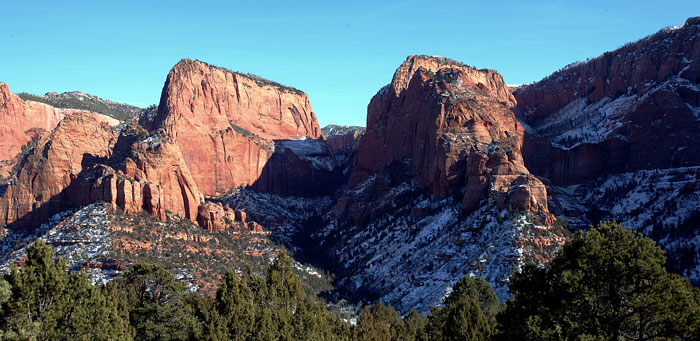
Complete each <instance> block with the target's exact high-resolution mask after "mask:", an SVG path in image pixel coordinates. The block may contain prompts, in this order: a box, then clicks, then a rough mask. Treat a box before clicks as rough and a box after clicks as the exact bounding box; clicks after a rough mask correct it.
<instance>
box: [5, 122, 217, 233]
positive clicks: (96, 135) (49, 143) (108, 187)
mask: <svg viewBox="0 0 700 341" xmlns="http://www.w3.org/2000/svg"><path fill="white" fill-rule="evenodd" d="M95 201H106V202H108V203H111V204H112V205H113V206H114V207H115V208H116V207H119V208H121V209H122V210H123V211H124V212H126V213H137V212H140V211H142V210H144V211H147V212H149V213H150V214H152V215H153V216H155V217H158V218H159V219H165V217H166V211H167V212H171V213H173V214H176V215H180V216H182V217H184V218H187V219H190V220H193V221H194V220H195V219H196V218H197V213H198V211H197V209H198V206H199V205H200V203H201V202H202V201H203V197H202V195H201V194H200V193H199V190H198V189H197V185H196V184H195V183H194V181H193V180H192V176H191V175H190V174H189V172H188V170H187V167H186V166H185V164H184V162H183V161H182V155H181V154H180V152H179V149H178V147H177V145H174V144H172V143H169V142H167V141H165V140H163V139H161V138H160V137H158V136H156V135H151V136H148V135H146V134H145V131H143V130H142V129H141V130H140V128H138V127H133V126H131V127H126V128H124V130H123V131H122V133H121V135H117V133H116V131H115V130H113V129H112V128H111V127H109V125H107V124H105V123H102V122H99V121H98V120H97V119H96V118H95V117H94V116H91V115H87V114H81V113H76V114H73V115H69V116H67V117H66V118H64V119H63V120H62V121H61V122H60V123H59V125H58V127H56V128H55V129H54V130H53V131H51V132H47V133H44V134H43V135H42V136H41V137H40V138H39V140H38V142H37V145H36V147H34V148H33V149H31V150H30V151H29V153H28V154H27V155H26V156H25V157H24V158H23V159H22V160H20V167H19V170H18V172H17V174H15V175H14V176H13V177H12V178H10V180H9V183H8V185H7V188H6V190H5V192H4V193H3V196H2V198H0V222H1V223H3V224H6V225H12V226H15V227H21V228H31V227H34V226H37V225H39V224H41V223H42V222H43V221H44V220H46V219H47V218H48V217H49V216H51V215H53V214H55V213H58V212H61V211H63V210H66V209H69V208H75V207H78V206H82V205H87V204H89V203H92V202H95Z"/></svg>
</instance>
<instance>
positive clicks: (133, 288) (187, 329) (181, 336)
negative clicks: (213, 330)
mask: <svg viewBox="0 0 700 341" xmlns="http://www.w3.org/2000/svg"><path fill="white" fill-rule="evenodd" d="M118 285H119V287H120V290H121V291H122V293H123V295H124V297H125V299H126V301H127V302H128V304H129V317H130V320H131V325H132V326H133V327H134V329H135V331H136V336H135V338H136V339H138V340H187V339H190V338H194V337H196V336H197V335H201V333H202V328H203V326H202V322H201V321H199V320H198V319H197V318H196V317H195V315H194V308H193V307H192V306H191V305H190V304H189V303H188V300H187V298H186V296H187V295H188V294H187V292H186V285H185V284H184V283H181V282H177V281H175V277H174V276H173V275H172V274H171V273H170V272H168V271H167V270H166V269H165V268H163V267H162V266H160V265H155V264H146V263H137V264H135V265H134V266H132V267H131V269H129V270H128V271H126V272H125V273H124V276H123V278H121V279H119V280H118Z"/></svg>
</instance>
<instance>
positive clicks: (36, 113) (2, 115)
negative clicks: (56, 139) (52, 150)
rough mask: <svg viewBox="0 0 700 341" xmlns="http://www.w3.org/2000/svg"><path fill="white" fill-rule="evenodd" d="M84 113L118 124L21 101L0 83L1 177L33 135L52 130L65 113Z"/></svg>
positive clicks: (73, 111)
mask: <svg viewBox="0 0 700 341" xmlns="http://www.w3.org/2000/svg"><path fill="white" fill-rule="evenodd" d="M75 113H84V114H88V115H91V116H93V117H95V118H96V119H98V120H99V121H101V122H105V123H107V124H109V125H112V126H114V125H117V124H119V121H118V120H116V119H113V118H111V117H108V116H104V115H101V114H97V113H90V112H87V111H84V110H74V109H58V108H54V107H52V106H49V105H46V104H43V103H37V102H32V101H23V100H22V99H21V98H20V97H19V96H17V95H15V94H13V93H11V92H10V88H9V87H8V85H7V84H5V83H0V178H2V177H6V176H8V175H10V170H11V169H12V167H13V166H14V165H15V164H16V162H17V160H18V158H19V156H18V154H20V152H21V151H22V147H23V146H25V145H26V144H27V143H28V142H30V140H31V139H32V138H34V137H38V136H39V135H40V134H41V133H43V132H47V131H51V130H52V129H53V128H55V127H56V125H57V124H58V122H60V121H61V120H62V119H63V118H64V117H66V116H69V115H72V114H75Z"/></svg>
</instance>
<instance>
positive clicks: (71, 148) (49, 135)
mask: <svg viewBox="0 0 700 341" xmlns="http://www.w3.org/2000/svg"><path fill="white" fill-rule="evenodd" d="M116 141H117V134H116V132H115V131H114V130H112V129H111V128H110V127H109V126H108V125H107V124H105V123H101V122H99V121H98V120H97V119H96V118H95V117H94V116H91V115H84V114H74V115H69V116H67V117H66V118H64V119H63V120H62V121H61V122H60V124H59V125H58V126H57V127H56V129H54V130H52V131H50V132H46V133H44V134H42V135H41V136H40V137H39V139H38V141H37V143H36V147H34V148H33V149H32V150H31V151H30V152H29V153H28V154H27V155H26V156H24V158H23V159H22V160H20V168H19V170H18V172H17V173H16V174H15V175H13V177H12V178H11V179H10V181H9V184H8V186H7V188H6V190H5V193H4V194H3V196H2V198H0V223H2V224H5V225H9V224H12V223H15V225H17V226H20V227H34V226H37V225H38V224H41V223H42V222H43V221H44V220H46V219H47V218H48V217H50V216H51V215H53V214H55V213H58V212H61V211H63V210H66V209H68V208H71V207H75V206H76V204H77V203H76V202H75V201H76V198H82V197H84V196H85V193H80V194H78V193H74V192H71V191H67V189H68V187H69V186H70V185H71V184H72V183H73V182H74V181H75V180H76V179H77V178H78V177H80V176H82V174H83V172H84V171H85V170H86V168H87V167H89V166H91V165H93V164H94V163H95V162H97V161H99V160H106V159H108V158H109V157H110V156H111V155H112V147H113V145H114V143H115V142H116ZM86 197H87V198H90V197H91V196H90V195H87V196H86Z"/></svg>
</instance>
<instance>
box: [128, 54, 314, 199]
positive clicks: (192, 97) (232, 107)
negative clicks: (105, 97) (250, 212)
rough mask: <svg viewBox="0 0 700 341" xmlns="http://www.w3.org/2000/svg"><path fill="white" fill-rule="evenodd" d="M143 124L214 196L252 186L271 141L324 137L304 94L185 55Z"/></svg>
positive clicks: (271, 143)
mask: <svg viewBox="0 0 700 341" xmlns="http://www.w3.org/2000/svg"><path fill="white" fill-rule="evenodd" d="M140 123H141V124H142V125H143V126H144V127H146V128H147V129H149V130H152V131H153V130H157V129H163V130H164V132H165V134H167V135H168V136H169V137H171V138H172V139H173V141H175V142H176V143H177V144H178V146H179V147H180V149H181V151H182V154H183V157H184V160H185V164H186V165H187V167H188V168H189V170H190V172H191V173H192V176H193V178H194V179H195V181H196V182H197V185H198V186H199V188H200V190H201V191H202V193H204V194H205V195H211V196H213V195H218V194H223V193H225V192H226V191H227V190H229V189H231V188H234V187H237V186H241V185H250V184H253V183H254V182H255V181H256V180H257V179H258V177H259V176H260V174H261V173H262V171H263V168H264V166H265V164H266V162H267V160H268V159H269V158H270V157H271V156H272V154H273V152H274V143H273V141H274V140H280V139H283V140H284V139H294V138H299V137H310V138H313V139H316V138H319V137H320V136H321V131H320V128H319V126H318V122H317V120H316V116H315V115H314V113H313V111H312V109H311V105H310V104H309V99H308V96H307V95H306V94H304V93H303V92H301V91H299V90H296V89H293V88H289V87H285V86H282V85H280V84H277V83H274V82H270V81H267V80H264V79H262V78H259V77H257V76H253V75H244V74H240V73H236V72H232V71H229V70H226V69H223V68H219V67H214V66H210V65H208V64H206V63H203V62H200V61H192V60H189V59H183V60H182V61H180V62H179V63H178V64H177V65H175V66H174V67H173V69H172V70H171V71H170V73H169V74H168V78H167V81H166V83H165V86H164V88H163V94H162V96H161V103H160V105H159V109H158V112H157V114H155V115H154V116H152V117H148V116H143V117H142V118H141V120H140Z"/></svg>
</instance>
